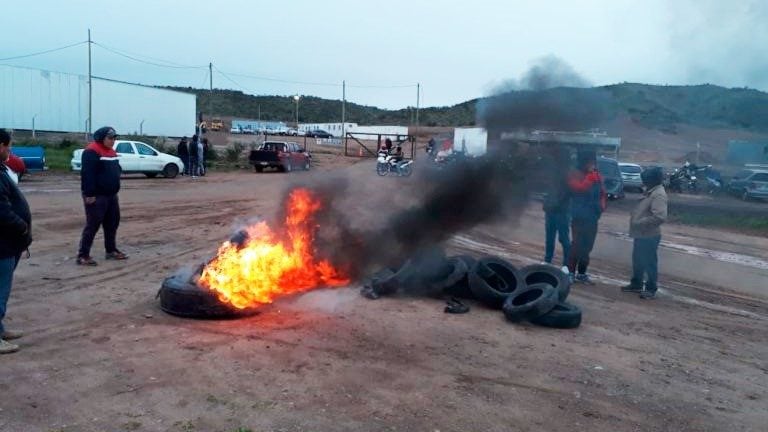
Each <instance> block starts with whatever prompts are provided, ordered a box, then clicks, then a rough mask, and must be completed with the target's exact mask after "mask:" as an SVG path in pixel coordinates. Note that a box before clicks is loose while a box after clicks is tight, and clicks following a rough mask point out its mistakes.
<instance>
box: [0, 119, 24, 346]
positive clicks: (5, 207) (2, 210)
mask: <svg viewBox="0 0 768 432" xmlns="http://www.w3.org/2000/svg"><path fill="white" fill-rule="evenodd" d="M10 154H11V135H10V134H9V133H8V131H6V130H5V129H0V232H1V233H2V234H0V354H8V353H12V352H16V351H18V350H19V346H18V345H14V344H12V343H10V342H8V340H11V339H17V338H20V337H21V336H22V335H23V334H22V333H21V332H20V331H13V330H8V329H6V328H5V327H4V326H3V318H5V310H6V306H7V305H8V297H9V296H10V294H11V286H12V285H13V272H14V271H15V270H16V265H18V263H19V259H20V258H21V253H22V252H24V251H25V250H27V248H28V247H29V245H30V243H32V234H31V233H32V214H31V213H30V211H29V205H28V204H27V200H26V199H24V195H22V193H21V191H20V190H19V188H18V187H16V183H14V182H13V181H12V180H11V178H10V177H9V176H8V169H9V168H8V167H6V166H5V161H7V160H8V156H10Z"/></svg>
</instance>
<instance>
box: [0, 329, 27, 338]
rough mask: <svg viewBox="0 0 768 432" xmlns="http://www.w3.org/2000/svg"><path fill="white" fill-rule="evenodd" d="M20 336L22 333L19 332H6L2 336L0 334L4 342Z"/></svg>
mask: <svg viewBox="0 0 768 432" xmlns="http://www.w3.org/2000/svg"><path fill="white" fill-rule="evenodd" d="M22 336H24V332H23V331H19V330H6V331H4V332H3V334H0V338H2V339H5V340H12V339H18V338H20V337H22Z"/></svg>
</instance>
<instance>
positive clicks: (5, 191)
mask: <svg viewBox="0 0 768 432" xmlns="http://www.w3.org/2000/svg"><path fill="white" fill-rule="evenodd" d="M116 139H117V132H115V129H113V128H111V127H109V126H106V127H103V128H100V129H99V130H97V131H96V132H94V133H93V142H91V143H90V144H88V146H87V147H86V148H85V150H83V156H82V168H81V172H80V190H81V195H82V199H83V207H84V209H85V227H84V228H83V231H82V234H81V236H80V244H79V248H78V252H77V259H76V260H75V263H76V264H77V265H81V266H96V265H98V263H97V262H96V260H94V259H93V258H92V257H91V247H92V245H93V240H94V238H95V236H96V233H97V232H98V230H99V229H100V228H101V229H103V231H104V249H105V255H104V258H105V259H106V260H125V259H128V256H127V255H126V254H125V253H123V252H122V251H120V250H119V249H118V248H117V228H118V226H119V225H120V202H119V200H118V192H120V175H121V173H122V170H121V168H120V164H119V162H118V156H117V153H116V152H115V149H114V146H115V140H116ZM10 151H11V135H10V133H8V131H6V130H5V129H0V232H2V235H0V354H7V353H12V352H15V351H18V349H19V346H18V345H16V344H14V343H11V342H8V341H9V340H13V339H18V338H20V337H22V336H23V333H22V332H21V331H18V330H12V329H8V328H6V327H5V326H4V325H3V319H4V318H5V311H6V307H7V304H8V297H9V296H10V293H11V287H12V284H13V273H14V271H15V270H16V267H17V265H18V263H19V260H20V259H21V256H22V254H23V253H24V252H25V251H27V254H28V253H29V252H28V251H29V249H28V248H29V246H30V244H32V213H31V211H30V209H29V204H28V203H27V200H26V199H25V198H24V194H23V193H22V192H21V190H20V189H19V188H18V186H17V185H16V183H15V182H14V181H13V180H12V178H11V175H10V174H9V171H10V168H9V167H7V166H6V164H5V162H6V161H7V160H8V158H9V156H10Z"/></svg>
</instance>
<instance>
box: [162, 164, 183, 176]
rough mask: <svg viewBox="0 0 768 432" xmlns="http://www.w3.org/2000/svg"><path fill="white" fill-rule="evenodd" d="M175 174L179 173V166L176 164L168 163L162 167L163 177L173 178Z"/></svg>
mask: <svg viewBox="0 0 768 432" xmlns="http://www.w3.org/2000/svg"><path fill="white" fill-rule="evenodd" d="M177 175H179V167H177V166H176V164H168V165H166V166H165V168H163V177H165V178H175V177H176V176H177Z"/></svg>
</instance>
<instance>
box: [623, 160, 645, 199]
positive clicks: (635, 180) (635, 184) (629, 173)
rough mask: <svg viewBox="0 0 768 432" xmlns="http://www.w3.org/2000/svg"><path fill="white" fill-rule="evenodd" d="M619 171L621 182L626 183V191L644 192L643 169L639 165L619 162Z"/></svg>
mask: <svg viewBox="0 0 768 432" xmlns="http://www.w3.org/2000/svg"><path fill="white" fill-rule="evenodd" d="M619 170H620V171H621V181H622V182H623V183H624V189H625V190H627V189H635V190H637V191H639V192H642V191H643V180H642V179H641V178H640V174H642V172H643V167H641V166H640V165H638V164H633V163H625V162H619Z"/></svg>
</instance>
